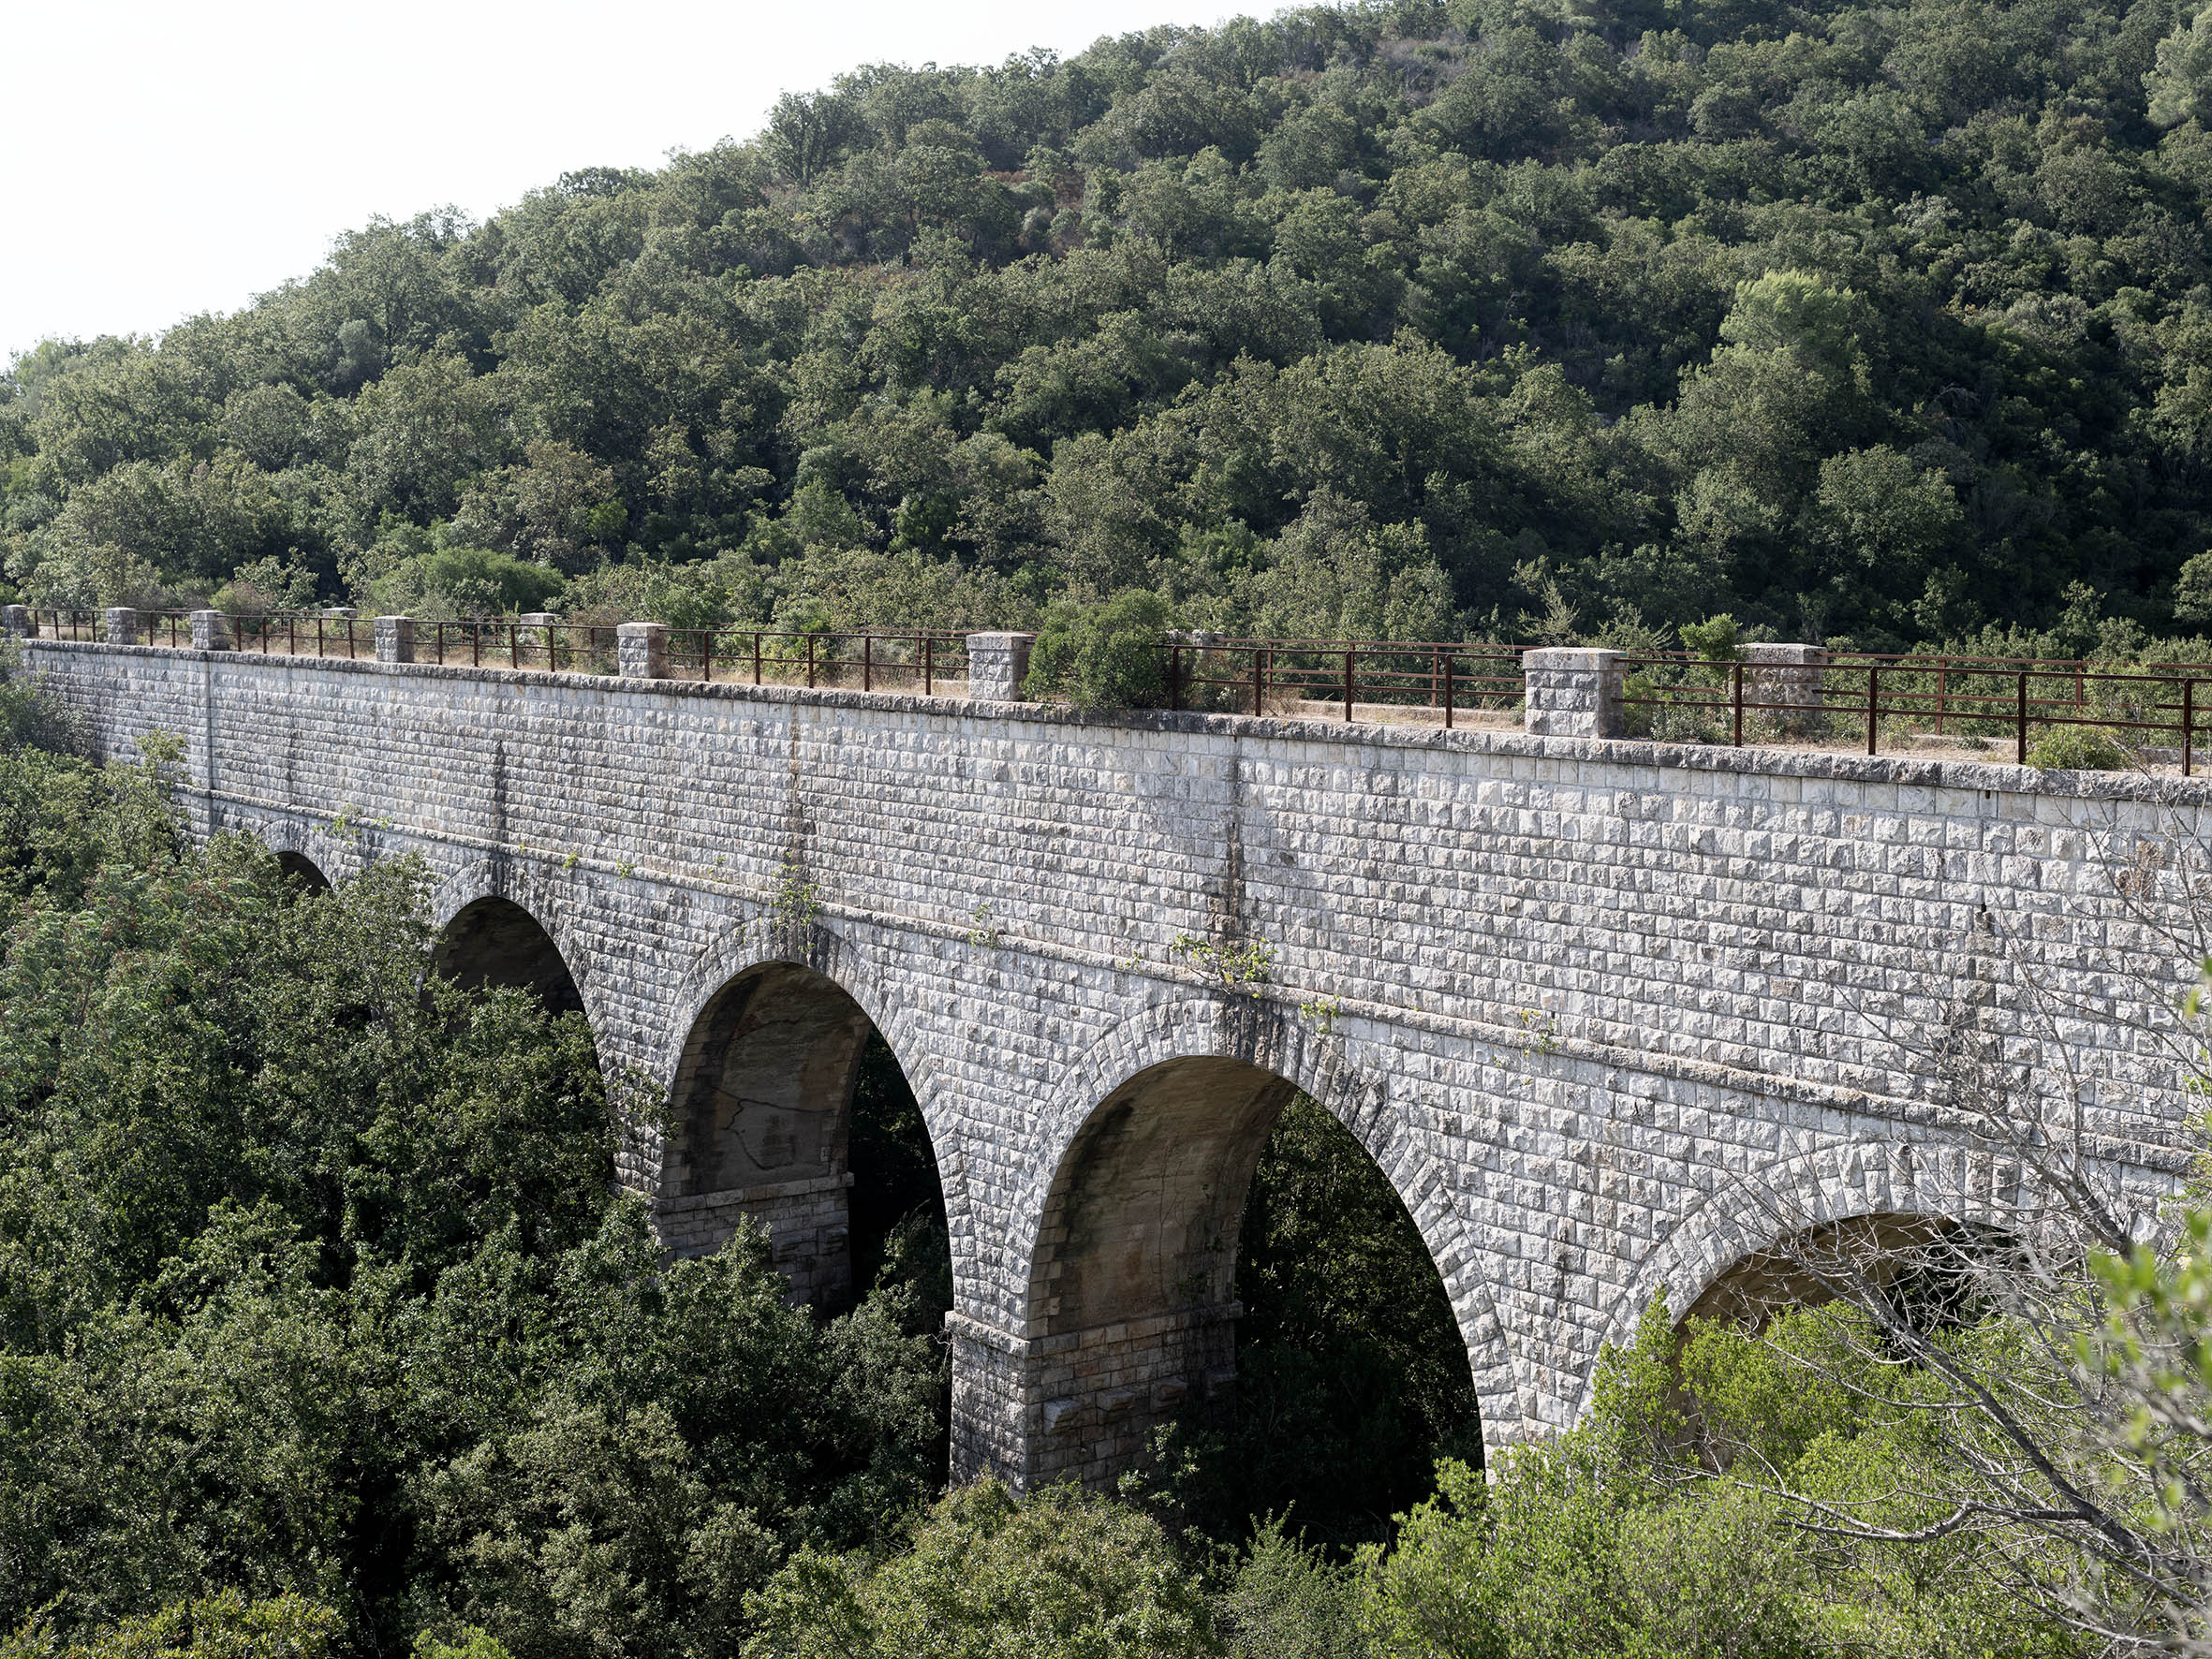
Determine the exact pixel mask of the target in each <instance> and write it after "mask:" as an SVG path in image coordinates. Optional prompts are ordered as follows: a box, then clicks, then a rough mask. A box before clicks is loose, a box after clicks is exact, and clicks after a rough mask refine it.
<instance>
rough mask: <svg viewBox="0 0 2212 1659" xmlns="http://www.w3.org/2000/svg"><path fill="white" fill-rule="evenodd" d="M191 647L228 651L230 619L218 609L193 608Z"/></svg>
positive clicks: (201, 649)
mask: <svg viewBox="0 0 2212 1659" xmlns="http://www.w3.org/2000/svg"><path fill="white" fill-rule="evenodd" d="M192 649H193V650H195V651H229V649H230V619H229V617H228V616H225V615H224V614H223V613H222V612H221V611H220V610H195V611H194V612H193V613H192Z"/></svg>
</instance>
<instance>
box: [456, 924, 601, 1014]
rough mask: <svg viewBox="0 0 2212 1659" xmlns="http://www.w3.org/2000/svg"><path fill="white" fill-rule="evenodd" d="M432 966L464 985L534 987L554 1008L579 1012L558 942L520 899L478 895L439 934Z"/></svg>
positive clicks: (578, 996) (559, 1011) (579, 1001)
mask: <svg viewBox="0 0 2212 1659" xmlns="http://www.w3.org/2000/svg"><path fill="white" fill-rule="evenodd" d="M431 966H432V967H433V968H435V970H436V971H437V972H438V973H441V974H444V975H446V976H448V977H450V978H452V979H456V980H458V981H459V982H460V983H461V984H462V985H463V986H464V987H465V988H466V989H468V990H470V991H475V990H479V989H484V988H490V989H494V990H504V989H506V988H509V987H513V988H516V989H518V990H523V991H534V992H536V993H537V995H538V998H539V1000H541V1001H542V1002H543V1003H544V1004H545V1006H546V1007H547V1008H548V1009H550V1010H551V1011H552V1012H553V1013H555V1014H580V1013H582V1011H583V997H582V994H581V993H580V992H579V991H577V989H576V981H575V979H574V977H572V976H570V974H569V972H568V963H567V962H564V961H562V960H561V951H560V947H558V946H557V945H555V944H554V943H553V936H552V935H551V934H550V933H548V932H546V931H545V930H544V929H543V928H542V927H540V926H539V925H538V920H537V918H535V917H533V916H532V915H531V914H530V913H529V912H528V911H527V910H524V908H523V907H522V906H521V905H520V904H517V903H512V902H511V901H509V900H507V899H479V900H477V901H476V903H473V904H469V905H467V906H465V908H463V910H462V911H461V913H460V914H459V915H457V916H456V917H454V918H453V919H452V920H451V921H450V922H448V923H447V924H446V929H445V932H443V933H442V934H440V935H439V937H438V942H437V948H436V950H435V952H434V953H433V955H432V957H431Z"/></svg>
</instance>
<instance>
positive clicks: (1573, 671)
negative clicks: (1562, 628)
mask: <svg viewBox="0 0 2212 1659" xmlns="http://www.w3.org/2000/svg"><path fill="white" fill-rule="evenodd" d="M1521 674H1522V682H1523V689H1522V695H1523V697H1524V698H1525V702H1524V705H1523V706H1524V709H1525V713H1524V715H1523V722H1524V725H1525V726H1526V729H1527V730H1528V731H1530V732H1531V733H1533V734H1535V735H1536V736H1538V737H1558V738H1616V737H1618V736H1620V734H1621V702H1620V699H1621V678H1622V676H1621V653H1619V652H1617V651H1585V650H1582V649H1579V648H1578V649H1562V648H1546V649H1544V650H1541V651H1528V652H1524V653H1522V654H1521Z"/></svg>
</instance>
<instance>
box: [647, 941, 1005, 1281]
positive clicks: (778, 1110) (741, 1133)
mask: <svg viewBox="0 0 2212 1659" xmlns="http://www.w3.org/2000/svg"><path fill="white" fill-rule="evenodd" d="M749 935H750V936H749ZM757 940H758V935H757V934H754V933H753V931H752V930H751V929H749V928H747V927H746V926H745V925H743V924H742V923H741V924H738V925H736V926H733V927H732V928H731V929H730V932H728V933H727V934H725V935H724V936H723V937H721V938H719V939H717V940H716V941H715V942H714V943H713V944H711V945H709V946H708V947H706V948H705V949H704V950H702V951H701V952H700V956H699V957H698V958H697V959H696V960H695V962H693V964H692V967H691V969H690V971H689V972H688V973H686V976H685V977H684V980H683V983H682V988H681V990H680V991H679V992H678V995H677V998H676V1001H675V1004H674V1007H675V1010H676V1016H677V1017H676V1019H675V1020H672V1021H671V1026H670V1029H669V1031H668V1033H667V1040H666V1043H665V1044H664V1047H663V1049H662V1050H661V1053H660V1055H659V1064H658V1066H657V1068H656V1069H657V1074H658V1075H659V1076H661V1077H663V1078H665V1079H667V1080H668V1081H667V1087H668V1098H669V1104H670V1112H669V1116H670V1120H671V1130H672V1133H671V1138H670V1139H669V1142H668V1143H667V1144H666V1145H665V1146H664V1147H663V1149H662V1152H661V1157H660V1162H659V1167H658V1169H657V1171H656V1192H657V1201H656V1209H657V1213H658V1215H659V1218H660V1226H661V1234H662V1238H663V1240H664V1241H666V1242H667V1243H668V1244H669V1245H670V1247H671V1249H674V1250H677V1251H679V1252H681V1253H686V1254H693V1253H704V1252H706V1251H710V1250H713V1249H715V1247H717V1246H718V1245H719V1244H720V1243H721V1242H722V1241H724V1240H725V1239H727V1238H728V1237H729V1236H730V1232H731V1231H732V1230H734V1228H735V1227H736V1226H737V1221H738V1217H739V1216H741V1215H746V1216H750V1217H752V1218H753V1219H755V1220H757V1221H759V1222H760V1223H761V1224H762V1225H763V1226H766V1228H767V1229H768V1232H769V1235H770V1239H771V1244H772V1248H773V1251H774V1259H775V1261H776V1264H777V1265H778V1266H779V1267H780V1268H782V1269H783V1270H784V1271H785V1272H786V1274H787V1275H788V1276H789V1279H790V1281H791V1285H792V1291H793V1294H794V1296H795V1297H796V1298H797V1299H801V1300H819V1299H832V1300H834V1299H841V1298H842V1297H844V1296H845V1295H847V1294H848V1293H849V1292H850V1291H851V1290H852V1289H853V1288H854V1287H853V1285H852V1282H851V1256H850V1233H849V1226H850V1204H849V1188H850V1184H851V1179H852V1177H851V1173H850V1170H849V1167H848V1145H849V1142H848V1135H849V1123H850V1107H851V1103H852V1096H853V1089H854V1084H855V1082H856V1080H857V1076H858V1071H859V1066H860V1061H861V1057H862V1050H863V1047H864V1045H865V1043H866V1040H867V1038H868V1036H869V1035H870V1034H871V1033H873V1034H875V1035H880V1036H881V1037H882V1039H883V1041H884V1043H885V1044H886V1046H888V1047H889V1049H890V1050H891V1053H892V1059H893V1061H895V1062H896V1064H898V1067H899V1069H900V1071H901V1072H902V1073H904V1074H905V1076H906V1079H907V1086H908V1087H909V1088H910V1089H911V1090H912V1091H913V1094H914V1097H915V1102H916V1105H917V1106H918V1107H919V1108H920V1109H921V1112H922V1121H923V1123H924V1125H925V1126H926V1127H927V1129H928V1132H929V1134H930V1137H931V1141H932V1149H933V1153H936V1148H938V1147H941V1146H942V1145H943V1140H942V1138H941V1125H942V1123H943V1119H942V1117H941V1116H939V1115H938V1114H939V1110H940V1108H939V1106H938V1097H939V1094H940V1090H939V1085H938V1080H937V1079H936V1075H935V1072H934V1068H932V1067H931V1066H930V1065H929V1064H928V1063H927V1059H926V1050H925V1049H924V1047H923V1045H922V1043H921V1041H920V1040H919V1033H918V1031H917V1029H916V1025H915V1021H914V1020H913V1018H912V1017H911V1015H910V1013H909V1012H908V1011H907V1008H906V1007H905V1006H904V1005H902V1004H897V1003H893V1002H892V1001H890V999H889V998H888V997H887V996H886V994H885V990H884V978H883V976H882V975H881V974H880V973H879V972H877V970H876V968H875V967H874V965H873V963H872V962H870V961H869V960H868V958H867V956H866V955H865V953H864V952H863V951H862V950H861V949H860V948H858V947H856V946H855V945H854V943H853V942H852V941H851V940H849V939H847V938H845V937H844V936H842V935H841V934H839V933H838V932H835V931H833V930H832V929H830V928H827V927H823V926H821V925H819V924H816V925H812V926H809V927H807V928H805V929H804V930H799V931H796V932H779V933H778V935H777V936H774V937H772V938H770V939H768V940H766V941H760V942H758V943H756V942H755V941H757ZM936 1163H937V1169H938V1176H939V1179H940V1181H941V1182H942V1185H943V1188H944V1193H945V1203H946V1210H947V1220H948V1226H950V1228H951V1234H952V1253H953V1273H954V1282H955V1287H956V1290H957V1287H958V1286H959V1285H960V1283H961V1281H962V1278H963V1263H962V1256H963V1251H962V1248H961V1244H962V1239H963V1235H964V1233H966V1234H967V1235H968V1236H969V1237H970V1238H971V1239H972V1229H967V1228H964V1227H963V1226H962V1224H961V1221H960V1220H959V1219H958V1218H959V1216H960V1215H961V1213H962V1208H963V1206H962V1204H961V1199H960V1197H959V1195H958V1192H957V1189H958V1187H959V1184H960V1183H959V1181H958V1160H957V1159H956V1158H952V1159H948V1158H945V1157H943V1156H942V1155H941V1154H937V1155H936ZM967 1254H968V1255H969V1256H970V1257H971V1258H972V1249H971V1250H970V1251H969V1252H968V1253H967Z"/></svg>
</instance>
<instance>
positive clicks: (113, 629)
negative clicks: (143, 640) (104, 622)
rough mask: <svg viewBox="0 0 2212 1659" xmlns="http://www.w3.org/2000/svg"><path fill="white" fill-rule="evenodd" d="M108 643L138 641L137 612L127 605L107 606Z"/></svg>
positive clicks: (133, 642) (130, 643)
mask: <svg viewBox="0 0 2212 1659" xmlns="http://www.w3.org/2000/svg"><path fill="white" fill-rule="evenodd" d="M107 614H108V643H109V644H111V645H136V644H137V643H138V642H139V613H138V612H137V611H136V610H134V609H131V607H129V606H128V605H111V606H110V607H109V608H108V613H107Z"/></svg>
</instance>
